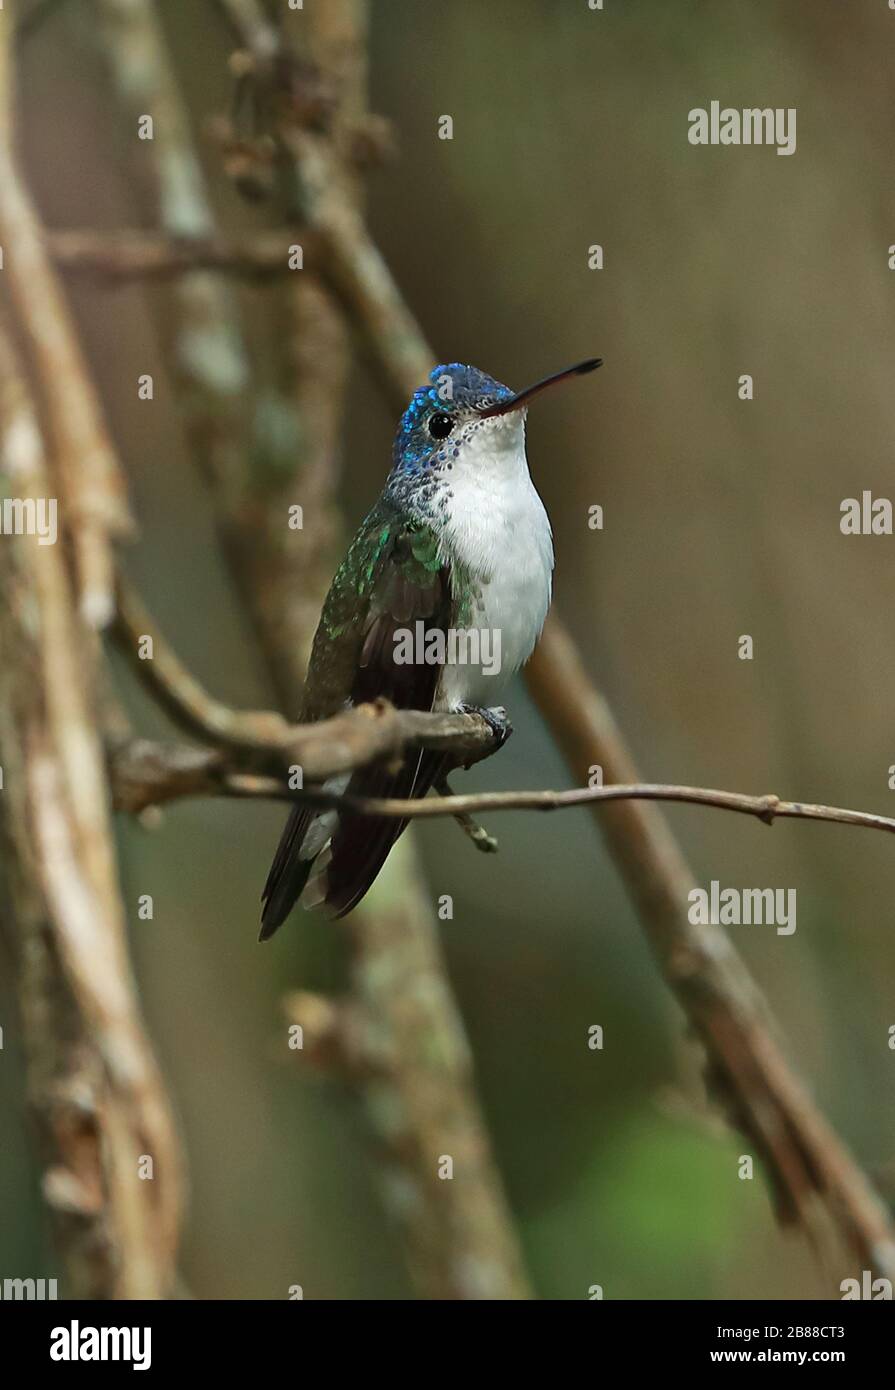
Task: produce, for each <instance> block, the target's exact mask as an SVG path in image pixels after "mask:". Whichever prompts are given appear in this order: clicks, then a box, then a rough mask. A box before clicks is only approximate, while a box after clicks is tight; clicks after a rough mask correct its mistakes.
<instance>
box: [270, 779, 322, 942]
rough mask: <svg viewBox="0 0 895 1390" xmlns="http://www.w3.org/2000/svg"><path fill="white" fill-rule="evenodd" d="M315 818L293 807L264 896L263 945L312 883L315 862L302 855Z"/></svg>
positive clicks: (308, 812)
mask: <svg viewBox="0 0 895 1390" xmlns="http://www.w3.org/2000/svg"><path fill="white" fill-rule="evenodd" d="M312 817H313V811H311V810H309V809H308V808H307V807H304V806H293V808H292V810H291V811H290V813H289V819H288V820H287V822H286V826H285V828H284V830H283V833H282V835H281V836H280V843H279V845H278V846H277V852H276V854H275V855H274V860H273V863H272V864H271V866H270V873H269V874H268V875H267V882H266V883H265V885H264V891H263V892H262V894H261V901H262V903H263V904H264V906H263V908H262V910H261V935H260V937H259V938H258V939H259V940H260V941H267V940H268V939H269V938H270V937H271V936H273V934H274V932H275V931H276V929H277V927H280V926H282V924H283V923H284V922H285V920H286V918H287V917H288V916H289V913H290V912H291V911H292V909H293V907H294V906H295V904H296V902H297V901H298V898H299V896H300V895H301V893H302V891H303V889H304V886H305V884H306V883H307V881H308V875H309V874H310V872H311V867H312V865H313V863H314V860H313V859H300V858H299V854H300V851H301V845H302V841H303V840H304V838H305V833H306V832H307V829H308V826H309V825H310V823H311V819H312Z"/></svg>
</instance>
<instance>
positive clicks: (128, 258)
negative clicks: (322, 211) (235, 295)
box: [44, 228, 322, 284]
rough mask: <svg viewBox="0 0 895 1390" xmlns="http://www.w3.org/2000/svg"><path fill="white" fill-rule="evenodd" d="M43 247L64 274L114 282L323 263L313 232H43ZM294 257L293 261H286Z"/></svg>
mask: <svg viewBox="0 0 895 1390" xmlns="http://www.w3.org/2000/svg"><path fill="white" fill-rule="evenodd" d="M44 240H45V242H46V246H47V250H48V251H49V253H50V255H51V257H52V258H53V260H54V261H55V262H56V265H57V266H58V267H59V268H60V269H61V270H64V271H66V272H67V273H68V274H75V275H90V276H93V277H94V278H95V279H97V280H99V281H103V280H106V281H109V282H111V283H112V284H118V283H121V282H126V281H129V280H164V279H169V278H171V277H172V276H177V275H185V274H187V273H188V272H190V271H196V270H215V271H221V272H223V273H224V274H228V275H237V276H243V277H244V278H246V279H257V280H267V279H271V278H272V277H274V276H279V275H294V274H299V273H300V270H299V268H298V267H297V265H296V264H295V248H296V247H300V249H301V252H302V264H303V266H304V264H305V263H310V268H311V269H312V270H314V269H315V268H319V267H320V265H321V258H322V248H321V246H320V239H319V237H317V236H316V235H315V233H314V232H312V231H309V230H307V229H306V230H304V231H302V232H301V233H298V232H297V231H296V230H295V229H294V228H293V229H290V230H286V231H283V232H256V233H255V234H254V235H252V236H251V237H223V236H180V237H177V236H168V235H165V234H164V233H159V232H142V231H118V232H92V231H75V230H69V229H66V230H59V231H46V232H45V233H44ZM290 262H292V264H290Z"/></svg>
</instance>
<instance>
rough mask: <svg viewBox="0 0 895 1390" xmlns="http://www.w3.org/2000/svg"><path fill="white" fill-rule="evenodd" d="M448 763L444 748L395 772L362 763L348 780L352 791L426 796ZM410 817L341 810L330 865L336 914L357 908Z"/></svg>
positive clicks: (332, 905)
mask: <svg viewBox="0 0 895 1390" xmlns="http://www.w3.org/2000/svg"><path fill="white" fill-rule="evenodd" d="M444 764H445V757H444V754H443V753H422V754H421V755H420V757H419V759H418V760H417V761H412V760H411V761H410V762H408V763H406V764H405V765H404V767H402V769H401V771H400V772H399V773H397V774H395V773H394V772H391V771H389V770H388V769H387V768H375V767H371V768H364V769H363V770H362V771H360V772H356V773H355V774H354V776H353V777H352V778H351V781H350V783H349V784H348V787H347V791H348V792H350V793H351V795H352V796H378V797H381V796H393V797H401V798H406V797H413V798H414V799H415V798H417V797H422V796H425V795H426V792H427V791H428V790H429V788H430V787H431V785H432V783H433V782H434V781H435V779H436V777H437V776H438V775H439V773H440V772H441V770H442V768H443V767H444ZM406 828H407V821H406V820H395V819H388V818H386V817H381V818H379V817H375V816H352V815H347V814H344V813H343V814H342V815H340V817H339V825H338V829H337V830H336V833H335V834H334V835H333V841H332V858H331V859H330V862H329V864H328V865H327V870H326V873H327V880H328V885H329V886H328V889H327V894H326V905H327V907H329V908H331V909H332V911H333V914H334V915H335V916H336V917H344V916H345V914H346V913H348V912H350V911H351V909H352V908H354V907H357V904H358V903H359V902H360V900H361V898H362V897H364V895H365V894H366V893H367V891H368V890H369V889H370V887H371V886H372V884H373V881H374V880H375V878H376V876H377V874H378V873H379V870H380V869H381V868H382V866H383V864H384V863H385V861H386V859H387V858H388V855H389V851H390V850H391V848H392V845H394V843H395V841H396V840H397V839H398V838H399V836H400V835H402V834H403V832H404V830H405V829H406Z"/></svg>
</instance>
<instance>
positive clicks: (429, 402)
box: [260, 358, 602, 941]
mask: <svg viewBox="0 0 895 1390" xmlns="http://www.w3.org/2000/svg"><path fill="white" fill-rule="evenodd" d="M601 362H602V359H601V358H589V359H588V360H587V361H584V362H579V363H577V364H576V365H575V366H573V367H567V368H565V369H564V370H563V371H560V372H555V373H554V374H553V375H552V376H548V377H545V378H544V379H543V380H541V381H537V382H535V383H534V385H532V386H528V387H526V389H525V390H524V391H511V390H510V388H509V387H508V386H504V385H503V384H502V383H501V382H499V381H495V380H494V378H493V377H490V376H488V375H487V374H486V373H485V372H482V371H479V370H478V368H476V367H470V366H465V365H463V364H462V363H459V362H451V363H448V364H445V365H442V366H439V367H436V368H435V369H434V371H433V372H432V373H431V374H430V377H429V383H430V384H429V385H428V386H424V387H422V388H421V389H420V390H418V391H416V392H414V394H413V396H412V398H411V401H410V404H409V405H408V407H407V409H406V410H405V412H404V415H403V416H402V418H401V422H400V424H399V426H398V430H397V434H396V435H395V442H394V447H393V450H392V468H391V472H390V473H389V475H388V478H387V479H386V483H385V487H384V488H383V491H382V493H381V495H380V497H379V500H378V501H377V502H376V504H375V506H374V507H373V509H372V510H371V511H370V512H369V514H368V515H367V517H366V518H365V520H364V521H363V522H362V523H361V525H360V528H359V530H358V532H357V534H356V535H355V537H354V540H353V541H352V542H351V545H350V546H349V548H348V552H347V554H346V556H345V558H344V560H343V561H342V564H341V565H340V566H339V569H338V571H337V572H336V575H335V578H334V579H333V581H332V584H331V586H330V589H329V593H328V594H327V597H326V600H325V602H324V605H323V611H322V614H321V618H320V623H319V626H318V628H317V632H316V635H315V637H314V642H313V646H312V649H311V658H310V662H309V665H308V675H307V681H306V683H305V690H304V702H303V710H302V719H303V721H304V722H313V721H316V720H319V719H326V718H328V717H330V716H331V715H334V714H337V713H339V712H340V711H342V710H344V709H346V708H350V707H351V706H354V705H360V704H363V703H364V702H366V701H369V700H376V699H378V698H385V699H387V700H389V701H390V702H391V703H392V704H393V705H395V706H396V707H397V708H399V709H419V710H434V711H439V712H442V711H467V712H473V711H474V712H476V713H478V714H481V715H482V716H483V717H484V718H485V719H486V720H487V722H488V724H489V725H490V726H491V727H492V729H493V730H494V732H495V735H496V736H497V738H498V740H499V742H502V741H503V740H504V739H505V738H506V737H507V736H508V735H509V733H510V732H511V726H510V723H509V720H508V719H507V716H506V712H505V710H504V709H503V707H502V706H500V705H498V704H496V703H495V696H496V695H497V694H498V693H499V691H500V690H501V689H502V688H503V686H504V685H505V683H506V681H507V679H508V678H509V677H510V676H511V675H513V674H514V672H516V671H517V670H518V669H519V668H520V667H521V666H522V665H523V664H524V662H526V661H527V660H528V658H529V656H530V655H531V653H532V651H533V650H534V647H535V644H536V642H537V640H538V637H539V636H540V634H541V629H542V627H543V625H544V619H545V618H546V616H547V610H548V608H549V607H550V596H551V588H552V579H553V535H552V531H551V528H550V521H549V519H548V516H547V513H546V511H545V509H544V504H543V502H542V501H541V499H540V497H539V496H538V494H537V492H536V491H535V487H534V484H533V482H532V480H531V475H530V473H529V470H528V459H527V457H526V452H525V420H526V415H527V411H528V405H529V403H530V401H531V400H532V399H533V398H534V397H535V396H536V395H538V394H539V393H540V392H541V391H544V390H546V389H547V388H548V387H550V386H553V385H555V384H556V383H558V382H560V381H564V380H566V379H567V378H569V377H572V376H579V375H581V374H582V373H584V372H590V371H593V370H594V368H596V367H599V366H600V365H601ZM458 633H459V634H465V636H466V638H467V639H470V638H472V639H476V638H477V639H479V640H477V641H469V640H467V641H466V642H465V644H464V643H460V642H457V643H456V644H454V645H452V643H451V640H450V639H451V638H452V636H454V635H456V634H458ZM414 634H416V635H421V636H422V637H423V639H424V640H423V641H422V642H418V643H417V644H416V646H414V645H413V642H412V641H411V643H410V645H409V646H408V636H410V637H411V638H412V637H413V635H414ZM495 654H497V655H498V659H497V660H495V659H494V657H495ZM486 658H487V659H486ZM444 768H445V756H444V754H442V753H439V752H436V751H430V750H419V749H414V750H411V752H410V753H409V754H408V755H407V756H406V757H405V758H404V759H403V761H402V762H401V763H400V765H399V766H397V767H396V765H395V764H394V763H389V764H388V765H386V766H371V767H364V768H359V769H357V770H356V771H354V772H352V773H347V774H344V775H341V776H339V777H333V778H330V779H329V781H327V782H326V783H324V787H325V789H326V790H327V791H332V792H334V793H336V794H341V793H343V792H347V793H350V794H351V795H354V796H373V797H401V798H416V797H423V796H425V795H426V793H427V792H428V791H429V789H430V788H431V787H432V786H433V784H435V783H436V782H438V781H439V779H440V778H441V777H442V776H443V773H444ZM406 825H407V822H406V821H401V820H398V819H396V818H386V817H378V818H377V817H372V816H360V815H357V814H351V813H349V812H345V811H338V810H332V809H326V810H323V809H320V808H314V807H311V806H304V805H300V804H297V805H296V806H294V807H293V809H292V811H291V813H290V815H289V819H288V821H287V822H286V826H285V829H284V830H283V834H282V836H281V838H280V843H279V846H278V848H277V852H276V855H275V856H274V860H273V864H272V865H271V869H270V873H269V874H268V876H267V882H266V884H265V886H264V891H263V893H262V916H261V938H260V939H261V940H262V941H266V940H267V939H268V938H269V937H271V936H272V935H273V934H274V932H275V931H276V930H277V928H278V927H279V926H281V925H282V923H283V922H284V921H285V920H286V918H287V917H288V915H289V913H290V912H291V911H292V908H293V906H294V905H295V903H296V902H297V901H298V899H299V898H301V900H302V903H303V905H304V906H306V907H312V906H316V905H318V904H320V903H323V904H325V905H326V907H327V909H328V910H329V912H330V914H331V915H332V916H335V917H344V916H345V914H346V913H348V912H350V911H351V910H352V908H354V907H356V906H357V904H358V903H359V902H360V900H361V898H363V896H364V894H365V893H366V892H367V890H368V889H369V888H370V886H371V884H372V883H373V881H374V879H375V878H376V876H377V874H378V873H379V871H380V869H381V868H382V866H383V864H384V863H385V861H386V859H387V857H388V854H389V851H390V850H391V848H392V846H393V845H394V843H395V841H396V840H397V839H398V837H399V836H400V835H401V833H402V832H403V830H404V829H405V827H406Z"/></svg>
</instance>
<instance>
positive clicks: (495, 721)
mask: <svg viewBox="0 0 895 1390" xmlns="http://www.w3.org/2000/svg"><path fill="white" fill-rule="evenodd" d="M459 709H460V713H461V714H477V715H479V717H480V718H481V719H484V721H485V723H486V724H487V725H488V728H489V729H490V730H491V732H492V734H493V735H494V750H493V751H494V752H495V753H496V752H497V750H498V749H499V748H502V747H503V745H504V744H505V743H506V741H507V739H508V738H509V736H510V734H511V733H512V732H513V725H512V723H511V722H510V716H509V715H508V714H507V712H506V710H505V709H504V707H503V705H494V706H492V707H490V708H489V707H487V706H484V705H460V707H459Z"/></svg>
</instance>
